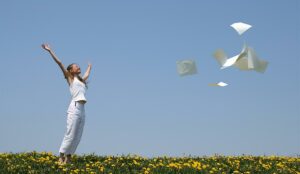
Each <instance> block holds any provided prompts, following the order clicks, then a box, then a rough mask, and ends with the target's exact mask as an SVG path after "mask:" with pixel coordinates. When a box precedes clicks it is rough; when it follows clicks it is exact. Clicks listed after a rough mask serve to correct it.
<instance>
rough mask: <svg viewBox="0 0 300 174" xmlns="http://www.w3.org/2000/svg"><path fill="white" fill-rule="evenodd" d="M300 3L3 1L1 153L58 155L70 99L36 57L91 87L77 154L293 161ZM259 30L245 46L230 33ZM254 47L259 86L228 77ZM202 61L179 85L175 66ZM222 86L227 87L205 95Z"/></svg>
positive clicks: (299, 146)
mask: <svg viewBox="0 0 300 174" xmlns="http://www.w3.org/2000/svg"><path fill="white" fill-rule="evenodd" d="M299 10H300V6H299V1H297V0H290V1H284V0H278V1H271V0H266V1H258V0H256V1H244V0H243V1H240V0H229V1H226V2H225V1H224V2H223V1H222V2H221V1H217V0H210V1H196V0H191V1H179V0H178V1H177V0H176V1H174V0H172V1H171V0H166V1H157V0H154V1H138V0H136V1H133V0H132V1H126V2H125V1H96V0H94V1H76V2H75V1H34V0H29V1H14V0H12V1H1V2H0V25H1V29H0V31H1V32H0V38H1V40H0V50H1V58H0V59H1V69H0V72H1V74H2V78H1V79H2V80H1V81H2V83H1V85H0V89H1V90H0V91H1V93H0V97H1V100H0V107H1V108H0V118H1V122H0V152H24V151H32V150H36V151H52V152H53V153H55V154H58V149H59V146H60V144H61V141H62V138H63V134H64V132H65V129H66V110H67V107H68V105H69V102H70V93H69V89H68V85H67V83H66V82H65V81H64V78H63V75H62V73H61V71H60V69H59V68H58V66H57V65H56V64H55V63H54V61H53V60H52V59H51V57H50V56H49V55H48V54H47V53H46V52H45V51H43V50H42V49H41V47H40V44H42V43H43V42H47V43H49V44H50V45H51V47H52V48H53V50H54V51H55V52H56V54H57V56H58V57H59V58H60V59H61V60H62V62H63V63H64V64H65V65H68V64H70V63H73V62H76V63H78V64H79V65H80V66H81V68H82V69H83V71H84V70H85V69H86V67H87V63H88V61H90V62H91V63H92V65H93V69H92V72H91V76H90V79H89V88H88V93H87V98H88V103H87V105H86V124H85V128H84V133H83V137H82V140H81V142H80V144H79V146H78V149H77V151H76V153H77V154H83V153H96V154H99V155H121V154H138V155H143V156H148V157H151V156H158V155H159V156H161V155H167V156H182V155H213V154H222V155H241V154H249V155H296V154H299V152H300V126H299V125H300V61H299V49H300V35H299V33H300V32H299V31H300V30H299V29H300V28H299V21H300V20H299V18H300V17H299V16H300V15H299ZM240 21H241V22H245V23H248V24H251V25H252V26H253V27H252V28H251V29H249V30H248V31H247V32H246V33H244V34H243V35H242V36H239V35H238V34H237V33H236V32H235V31H234V30H233V29H232V28H231V27H230V25H231V24H232V23H234V22H240ZM243 43H247V44H248V45H249V46H251V47H253V48H254V49H255V50H256V52H257V54H258V56H259V57H260V58H262V59H264V60H267V61H268V62H269V66H268V69H267V70H266V72H265V73H264V74H260V73H257V72H254V71H240V70H238V69H235V68H228V69H224V70H220V69H219V65H218V64H217V62H216V61H215V60H214V58H213V56H212V54H213V52H214V51H215V50H216V49H218V48H222V49H224V50H225V52H226V53H227V54H228V55H229V56H233V55H236V54H238V53H239V52H240V51H241V49H242V46H243ZM182 59H194V60H196V63H197V67H198V74H196V75H193V76H186V77H180V76H178V74H177V72H176V61H177V60H182ZM219 81H224V82H226V83H228V84H229V86H227V87H224V88H217V87H210V86H208V84H209V83H213V82H219Z"/></svg>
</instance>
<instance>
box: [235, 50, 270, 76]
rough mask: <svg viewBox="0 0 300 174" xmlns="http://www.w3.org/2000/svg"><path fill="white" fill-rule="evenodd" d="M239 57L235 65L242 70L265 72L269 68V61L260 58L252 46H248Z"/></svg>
mask: <svg viewBox="0 0 300 174" xmlns="http://www.w3.org/2000/svg"><path fill="white" fill-rule="evenodd" d="M239 57H240V58H239V60H238V61H237V62H236V63H235V66H236V67H237V68H239V69H240V70H254V71H257V72H260V73H264V72H265V71H266V69H267V66H268V62H267V61H264V60H261V59H259V58H258V57H257V55H256V53H255V51H254V49H253V48H251V47H247V46H246V47H245V48H244V49H243V52H242V53H241V54H240V56H239Z"/></svg>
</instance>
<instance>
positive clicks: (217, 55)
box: [214, 49, 240, 69]
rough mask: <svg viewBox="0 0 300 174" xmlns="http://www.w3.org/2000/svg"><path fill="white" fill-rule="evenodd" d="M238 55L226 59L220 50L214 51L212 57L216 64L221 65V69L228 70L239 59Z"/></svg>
mask: <svg viewBox="0 0 300 174" xmlns="http://www.w3.org/2000/svg"><path fill="white" fill-rule="evenodd" d="M239 56H240V54H238V55H236V56H233V57H231V58H229V59H228V58H227V56H226V54H225V52H224V51H223V50H221V49H219V50H217V51H215V53H214V57H215V58H216V60H217V62H218V63H219V64H220V65H221V69H225V68H228V67H230V66H232V65H234V64H235V63H236V61H237V60H238V59H239V58H240V57H239Z"/></svg>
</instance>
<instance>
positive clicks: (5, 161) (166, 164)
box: [0, 152, 300, 174]
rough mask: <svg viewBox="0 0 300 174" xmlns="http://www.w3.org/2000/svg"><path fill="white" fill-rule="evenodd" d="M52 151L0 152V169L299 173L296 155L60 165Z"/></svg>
mask: <svg viewBox="0 0 300 174" xmlns="http://www.w3.org/2000/svg"><path fill="white" fill-rule="evenodd" d="M57 161H58V157H57V156H55V155H53V154H52V153H51V152H26V153H0V173H1V174H10V173H20V174H23V173H24V174H25V173H26V174H27V173H28V174H46V173H70V174H75V173H88V174H96V173H105V174H137V173H139V174H150V173H154V174H165V173H166V174H171V173H178V174H179V173H180V174H196V173H197V174H198V173H199V174H201V173H208V174H213V173H216V174H217V173H220V174H223V173H224V174H225V173H234V174H237V173H244V174H249V173H251V174H252V173H253V174H275V173H276V174H279V173H280V174H281V173H282V174H285V173H287V174H288V173H292V174H300V158H299V157H281V156H218V155H215V156H202V157H196V156H183V157H166V156H163V157H153V158H145V157H141V156H137V155H126V156H125V155H122V156H97V155H94V154H88V155H81V156H79V155H74V156H73V159H72V163H71V164H67V165H59V164H58V162H57Z"/></svg>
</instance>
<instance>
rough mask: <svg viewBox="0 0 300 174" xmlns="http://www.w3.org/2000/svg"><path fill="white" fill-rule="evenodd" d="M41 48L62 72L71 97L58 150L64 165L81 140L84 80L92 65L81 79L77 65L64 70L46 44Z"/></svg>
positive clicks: (60, 160) (83, 118)
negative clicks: (65, 126) (64, 130)
mask: <svg viewBox="0 0 300 174" xmlns="http://www.w3.org/2000/svg"><path fill="white" fill-rule="evenodd" d="M42 48H43V49H45V50H46V51H48V52H49V53H50V55H51V56H52V58H53V60H54V61H55V62H56V63H57V64H58V66H59V67H60V69H61V70H62V72H63V74H64V77H65V79H66V80H67V82H68V84H69V87H70V92H71V95H72V100H71V103H70V105H69V108H68V111H67V114H68V116H67V130H66V132H65V135H64V138H63V141H62V144H61V146H60V149H59V163H61V164H62V163H64V164H66V163H69V162H70V161H71V155H72V154H74V153H75V150H76V148H77V146H78V144H79V142H80V139H81V135H82V131H83V127H84V122H85V110H84V105H85V103H86V102H87V100H86V98H85V92H86V89H87V87H86V80H87V79H88V77H89V75H90V71H91V67H92V65H91V64H90V63H89V65H88V68H87V70H86V72H85V74H84V75H83V77H81V76H80V73H81V71H80V67H79V66H78V65H77V64H75V63H72V64H70V65H69V66H68V67H67V69H65V67H64V65H63V64H62V63H61V61H60V60H59V59H58V58H57V57H56V55H55V54H54V52H53V51H52V50H51V48H50V46H49V45H48V44H43V45H42Z"/></svg>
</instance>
